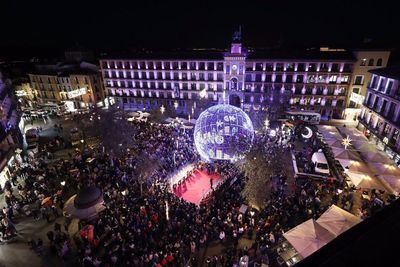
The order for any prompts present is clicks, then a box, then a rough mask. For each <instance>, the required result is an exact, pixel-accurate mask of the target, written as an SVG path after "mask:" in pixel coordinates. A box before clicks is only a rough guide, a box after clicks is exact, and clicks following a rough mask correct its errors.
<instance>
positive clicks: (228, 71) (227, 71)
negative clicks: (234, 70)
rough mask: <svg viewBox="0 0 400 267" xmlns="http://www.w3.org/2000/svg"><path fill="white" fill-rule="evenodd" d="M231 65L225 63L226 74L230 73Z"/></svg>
mask: <svg viewBox="0 0 400 267" xmlns="http://www.w3.org/2000/svg"><path fill="white" fill-rule="evenodd" d="M230 71H231V66H229V65H226V74H230Z"/></svg>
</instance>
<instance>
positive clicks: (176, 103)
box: [174, 101, 179, 109]
mask: <svg viewBox="0 0 400 267" xmlns="http://www.w3.org/2000/svg"><path fill="white" fill-rule="evenodd" d="M178 107H179V104H178V101H175V102H174V108H175V109H177V108H178Z"/></svg>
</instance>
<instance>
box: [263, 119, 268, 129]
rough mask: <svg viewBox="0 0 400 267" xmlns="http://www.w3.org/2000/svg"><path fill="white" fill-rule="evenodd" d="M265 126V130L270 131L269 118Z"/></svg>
mask: <svg viewBox="0 0 400 267" xmlns="http://www.w3.org/2000/svg"><path fill="white" fill-rule="evenodd" d="M264 126H265V129H266V130H268V128H269V119H268V118H267V119H265V121H264Z"/></svg>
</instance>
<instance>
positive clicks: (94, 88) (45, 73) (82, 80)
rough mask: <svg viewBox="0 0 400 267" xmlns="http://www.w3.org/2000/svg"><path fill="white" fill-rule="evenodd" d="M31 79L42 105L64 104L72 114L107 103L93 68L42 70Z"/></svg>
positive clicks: (42, 68)
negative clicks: (104, 101)
mask: <svg viewBox="0 0 400 267" xmlns="http://www.w3.org/2000/svg"><path fill="white" fill-rule="evenodd" d="M28 75H29V80H30V84H31V88H32V90H34V91H35V92H36V93H37V95H36V96H37V100H38V101H39V102H43V103H60V102H65V103H66V104H67V106H68V108H69V110H74V109H80V108H87V107H89V106H94V105H96V104H98V103H101V101H103V99H104V90H103V83H102V81H101V76H100V75H99V72H98V70H97V67H96V66H94V65H92V64H88V63H81V64H80V65H79V66H77V65H56V66H50V65H48V66H41V67H39V68H37V70H36V71H35V72H32V73H30V74H28Z"/></svg>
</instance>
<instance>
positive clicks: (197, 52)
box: [101, 48, 356, 61]
mask: <svg viewBox="0 0 400 267" xmlns="http://www.w3.org/2000/svg"><path fill="white" fill-rule="evenodd" d="M243 51H246V53H247V50H246V49H245V48H243ZM227 52H229V51H228V50H221V49H192V50H174V51H158V52H153V51H140V52H132V53H129V52H128V53H126V52H125V53H119V54H110V55H105V56H102V57H101V59H171V60H174V59H194V60H195V59H202V60H223V59H224V55H226V54H227ZM247 54H248V56H247V58H248V59H271V60H277V59H278V60H279V59H291V60H334V61H336V60H337V61H355V60H356V59H355V57H354V56H353V54H352V53H351V52H350V51H320V50H319V49H311V50H278V49H265V50H254V51H252V52H248V53H247Z"/></svg>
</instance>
